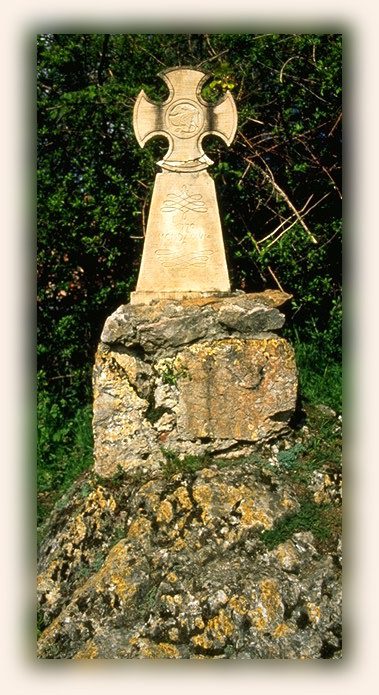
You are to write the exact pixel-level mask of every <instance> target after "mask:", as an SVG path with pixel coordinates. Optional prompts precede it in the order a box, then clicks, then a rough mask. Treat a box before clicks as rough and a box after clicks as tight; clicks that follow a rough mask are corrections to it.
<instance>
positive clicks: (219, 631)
mask: <svg viewBox="0 0 379 695" xmlns="http://www.w3.org/2000/svg"><path fill="white" fill-rule="evenodd" d="M207 630H211V631H212V632H213V634H214V635H215V637H216V638H217V639H218V640H220V639H222V638H224V637H229V636H230V635H231V634H232V633H233V630H234V625H233V623H232V621H231V620H230V619H229V618H228V616H227V615H226V613H225V611H224V610H221V611H220V612H219V613H218V615H215V617H214V618H211V619H210V621H209V622H208V624H207Z"/></svg>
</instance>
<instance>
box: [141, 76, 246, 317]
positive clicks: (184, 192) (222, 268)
mask: <svg viewBox="0 0 379 695" xmlns="http://www.w3.org/2000/svg"><path fill="white" fill-rule="evenodd" d="M160 77H162V78H163V79H164V81H165V82H166V84H167V86H168V89H169V96H168V98H167V99H166V101H165V102H164V103H163V104H154V103H153V102H152V101H150V100H149V99H148V98H147V96H146V94H145V93H144V91H141V92H140V94H139V95H138V98H137V100H136V103H135V106H134V114H133V126H134V131H135V134H136V138H137V141H138V143H139V144H140V145H141V147H144V145H145V143H146V142H147V141H148V140H149V139H150V138H153V137H155V136H159V135H163V136H164V137H165V138H167V140H168V141H169V149H168V151H167V153H166V154H165V156H164V157H163V159H162V160H161V161H159V162H158V164H159V166H160V167H162V169H163V171H162V172H161V173H159V174H157V176H156V180H155V186H154V191H153V196H152V201H151V206H150V211H149V219H148V223H147V229H146V237H145V244H144V249H143V255H142V261H141V268H140V273H139V277H138V283H137V289H136V291H135V292H132V294H131V300H130V301H131V303H132V304H137V303H148V302H150V301H152V300H155V299H165V298H167V299H169V298H174V299H181V298H183V297H187V296H192V297H198V296H204V295H205V296H208V295H211V294H219V293H228V292H229V291H230V284H229V277H228V270H227V266H226V259H225V250H224V244H223V240H222V231H221V224H220V219H219V213H218V206H217V199H216V193H215V188H214V183H213V180H212V179H211V178H210V176H209V175H208V173H207V172H206V171H205V170H206V169H207V167H208V166H209V165H210V164H212V163H213V162H212V160H211V159H209V157H207V155H206V154H205V153H204V151H203V149H202V140H203V138H204V137H205V136H206V135H217V136H218V137H220V138H221V139H222V140H223V141H224V142H225V143H226V144H227V145H230V144H231V142H232V140H233V138H234V135H235V132H236V129H237V112H236V107H235V104H234V100H233V97H232V95H231V94H230V92H226V94H225V95H224V97H223V98H222V100H221V101H219V102H218V103H217V104H215V105H211V104H208V103H207V102H206V101H204V99H203V98H202V96H201V89H202V87H203V85H204V83H205V82H206V81H207V80H208V78H209V76H208V75H207V74H205V73H204V72H202V71H201V70H192V69H191V68H169V69H168V70H164V71H163V72H162V73H160Z"/></svg>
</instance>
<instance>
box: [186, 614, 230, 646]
mask: <svg viewBox="0 0 379 695" xmlns="http://www.w3.org/2000/svg"><path fill="white" fill-rule="evenodd" d="M233 631H234V625H233V623H232V621H231V620H230V618H229V617H228V616H227V614H226V612H225V610H224V609H221V610H220V612H219V613H218V614H217V615H215V616H214V618H211V619H210V620H209V621H208V623H207V625H206V628H205V630H204V632H203V633H202V634H201V635H194V637H191V642H192V643H193V644H194V645H196V646H197V647H201V648H202V649H211V648H212V647H215V646H220V645H224V644H225V642H226V640H227V638H228V637H230V635H232V634H233Z"/></svg>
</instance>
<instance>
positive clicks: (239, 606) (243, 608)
mask: <svg viewBox="0 0 379 695" xmlns="http://www.w3.org/2000/svg"><path fill="white" fill-rule="evenodd" d="M229 606H230V607H231V608H232V609H233V610H234V611H235V612H236V613H238V615H246V613H247V611H248V607H249V604H248V602H247V598H246V596H242V595H241V596H239V595H238V594H234V596H232V597H231V599H230V600H229Z"/></svg>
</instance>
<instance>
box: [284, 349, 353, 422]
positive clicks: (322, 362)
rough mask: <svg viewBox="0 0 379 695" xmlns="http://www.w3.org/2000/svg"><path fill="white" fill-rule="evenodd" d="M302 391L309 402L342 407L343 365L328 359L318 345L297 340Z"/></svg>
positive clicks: (297, 362)
mask: <svg viewBox="0 0 379 695" xmlns="http://www.w3.org/2000/svg"><path fill="white" fill-rule="evenodd" d="M294 348H295V355H296V364H297V367H298V371H299V384H300V393H301V395H302V397H303V398H304V399H305V400H306V401H308V402H309V403H313V404H314V405H315V404H319V403H322V404H324V405H328V406H329V407H330V408H333V410H335V411H336V412H338V413H340V412H341V409H342V365H341V364H340V363H338V362H333V361H331V360H330V359H328V358H327V357H326V356H325V354H323V352H322V351H320V349H319V348H318V346H316V345H313V344H307V343H300V342H295V344H294Z"/></svg>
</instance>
